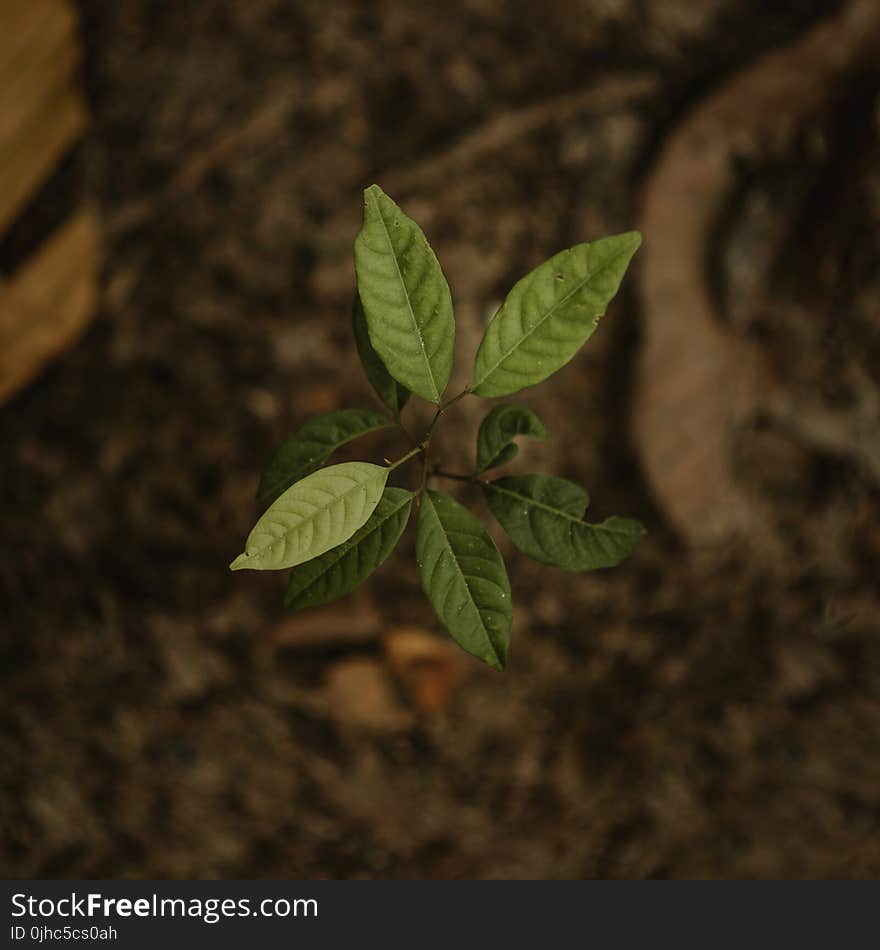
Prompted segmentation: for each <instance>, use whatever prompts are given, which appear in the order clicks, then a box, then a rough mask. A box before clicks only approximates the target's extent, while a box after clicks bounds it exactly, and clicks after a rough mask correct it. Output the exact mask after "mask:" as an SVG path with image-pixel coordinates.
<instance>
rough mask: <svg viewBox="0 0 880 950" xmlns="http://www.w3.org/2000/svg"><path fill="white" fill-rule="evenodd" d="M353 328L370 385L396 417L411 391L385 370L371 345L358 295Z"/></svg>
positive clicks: (353, 315)
mask: <svg viewBox="0 0 880 950" xmlns="http://www.w3.org/2000/svg"><path fill="white" fill-rule="evenodd" d="M352 328H353V330H354V342H355V346H357V351H358V354H359V355H360V358H361V364H362V365H363V367H364V372H365V373H366V374H367V379H368V380H369V381H370V385H371V386H372V387H373V389H375V390H376V393H377V394H378V396H379V398H380V399H381V400H382V402H384V403H385V405H386V406H388V408H389V409H390V410H391V411H392V412H393V413H394V414H395V415H399V414H400V411H401V409H403V407H404V406H405V405H406V401H407V399H409V390H408V389H407V388H406V387H405V386H401V385H400V383H398V382H397V380H395V379H394V378H393V377H392V375H391V374H390V373H389V372H388V370H387V369H385V364H384V363H383V362H382V360H380V359H379V354H378V353H377V352H376V351H375V350H374V349H373V344H372V343H370V333H369V330H368V329H367V318H366V317H365V316H364V307H363V304H362V303H361V298H360V297H359V296H358V294H355V295H354V308H353V311H352Z"/></svg>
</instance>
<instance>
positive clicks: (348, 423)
mask: <svg viewBox="0 0 880 950" xmlns="http://www.w3.org/2000/svg"><path fill="white" fill-rule="evenodd" d="M390 425H391V423H390V422H389V421H388V418H387V417H386V416H383V415H382V414H381V413H379V412H373V410H371V409H336V410H334V411H333V412H327V413H324V415H321V416H315V418H314V419H309V421H308V422H306V423H304V424H303V425H302V426H300V428H299V429H297V430H296V432H295V433H294V434H293V435H292V436H291V437H290V438H289V439H287V440H286V441H285V442H283V443H282V444H281V447H280V448H279V449H278V451H277V452H276V453H275V454H274V455H273V456H272V460H271V461H270V462H269V465H268V466H267V468H266V471H265V472H263V476H262V478H261V479H260V486H259V488H258V489H257V501H258V502H260V504H263V505H268V504H269V503H270V502H273V501H274V500H275V499H276V498H277V497H278V496H279V495H280V494H281V493H282V492H283V491H286V489H288V488H289V487H290V486H291V485H292V484H293V483H294V482H295V481H297V480H299V479H300V478H302V477H303V476H304V475H308V474H309V473H310V472H314V471H315V469H317V468H320V467H321V466H322V465H323V464H324V462H326V461H327V459H328V458H329V457H330V456H331V455H332V454H333V452H335V451H336V449H338V448H339V447H340V446H341V445H345V443H346V442H351V440H352V439H356V438H357V437H358V436H361V435H365V434H366V433H367V432H374V431H375V430H376V429H385V428H387V427H388V426H390Z"/></svg>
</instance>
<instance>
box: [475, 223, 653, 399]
mask: <svg viewBox="0 0 880 950" xmlns="http://www.w3.org/2000/svg"><path fill="white" fill-rule="evenodd" d="M641 241H642V238H641V235H640V234H639V233H638V232H637V231H628V232H627V233H625V234H618V235H616V236H614V237H607V238H602V239H601V240H599V241H593V242H592V243H591V244H577V245H575V247H572V248H569V249H568V250H566V251H561V252H560V253H559V254H556V255H555V256H554V257H551V258H550V260H548V261H545V262H544V263H543V264H541V265H540V266H539V267H537V268H535V270H533V271H532V272H531V273H529V274H527V275H526V276H525V277H523V278H522V280H520V281H518V282H517V283H516V284H515V285H514V287H513V289H512V290H511V291H510V293H509V294H508V295H507V298H506V299H505V301H504V303H503V304H502V305H501V308H500V309H499V310H498V312H497V313H496V314H495V316H494V317H493V318H492V321H491V322H490V324H489V326H488V327H487V328H486V333H485V335H484V337H483V341H482V342H481V343H480V348H479V349H478V350H477V356H476V360H475V362H474V381H473V385H472V386H471V389H472V391H473V392H475V393H477V395H480V396H507V395H510V394H511V393H515V392H519V390H521V389H525V388H526V387H527V386H534V385H535V384H536V383H540V382H541V381H542V380H544V379H546V378H547V377H548V376H550V375H551V374H552V373H555V372H556V370H558V369H559V368H560V367H561V366H564V365H565V364H566V363H567V362H568V361H569V360H570V359H571V358H572V357H573V356H574V355H575V353H577V351H578V350H579V349H580V348H581V346H583V344H584V343H586V341H587V340H588V339H589V338H590V336H591V335H592V333H593V331H594V330H595V329H596V326H597V325H598V323H599V318H600V317H601V316H602V315H603V314H604V313H605V308H606V307H607V306H608V304H609V302H610V301H611V299H612V298H613V297H614V295H615V294H616V293H617V288H618V287H619V286H620V282H621V280H622V279H623V275H624V272H625V271H626V268H627V265H628V264H629V262H630V260H631V258H632V256H633V254H635V252H636V250H637V249H638V247H639V245H640V244H641Z"/></svg>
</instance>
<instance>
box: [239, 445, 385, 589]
mask: <svg viewBox="0 0 880 950" xmlns="http://www.w3.org/2000/svg"><path fill="white" fill-rule="evenodd" d="M389 471H390V470H389V469H387V468H384V467H382V466H379V465H370V463H369V462H343V463H342V464H341V465H331V466H330V467H329V468H322V469H320V470H319V471H317V472H313V473H312V474H311V475H307V476H306V477H305V478H303V479H302V480H301V481H298V482H297V483H296V484H295V485H291V487H290V488H288V489H287V491H286V492H284V494H283V495H281V497H280V498H278V499H277V500H276V501H274V502H273V503H272V505H270V506H269V508H268V509H267V510H266V512H265V513H264V514H263V516H262V517H261V518H260V520H259V521H258V522H257V523H256V525H254V529H253V531H251V533H250V534H249V535H248V539H247V542H246V543H245V546H244V554H240V555H239V556H238V557H237V558H236V559H235V560H234V561H233V562H232V564H230V565H229V567H230V568H231V569H232V570H233V571H240V570H242V569H244V568H250V569H251V570H254V571H278V570H282V569H284V568H286V567H294V566H295V565H296V564H302V563H303V562H304V561H310V560H311V559H312V558H313V557H318V556H319V555H321V554H323V553H324V552H325V551H329V550H330V548H335V547H336V545H337V544H342V542H343V541H347V540H348V539H349V538H350V537H351V536H352V535H353V534H354V533H355V531H357V529H358V528H359V527H360V526H361V525H362V524H363V523H364V522H365V521H366V520H367V518H369V517H370V515H371V514H372V513H373V510H374V509H375V507H376V505H377V504H378V503H379V499H380V498H381V497H382V491H383V489H384V488H385V482H386V481H387V480H388V473H389Z"/></svg>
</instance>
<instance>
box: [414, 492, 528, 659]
mask: <svg viewBox="0 0 880 950" xmlns="http://www.w3.org/2000/svg"><path fill="white" fill-rule="evenodd" d="M416 559H417V561H418V564H419V573H420V575H421V578H422V587H423V588H424V589H425V593H426V594H427V595H428V600H430V602H431V606H432V607H433V608H434V610H435V611H436V613H437V616H438V617H439V618H440V620H441V621H442V622H443V625H444V626H445V627H446V629H447V630H448V631H449V633H450V634H451V635H452V637H453V639H454V640H455V641H456V642H457V643H458V644H459V645H460V646H461V647H463V648H464V649H465V650H467V652H468V653H472V654H473V655H474V656H476V657H479V659H481V660H483V661H484V662H485V663H488V664H489V665H490V666H492V667H494V668H495V669H497V670H501V669H503V668H504V664H505V662H506V659H507V647H508V643H509V641H510V624H511V618H512V605H511V600H510V583H509V581H508V579H507V571H506V570H505V568H504V561H503V560H502V559H501V554H500V553H499V551H498V548H497V547H496V546H495V542H494V541H493V540H492V538H491V537H490V536H489V533H488V532H487V531H486V529H485V528H484V527H483V525H482V524H481V523H480V522H479V521H478V520H477V519H476V518H475V517H474V516H473V515H472V514H471V513H470V512H469V511H468V510H467V508H464V507H463V506H462V505H460V504H459V503H458V502H457V501H455V500H454V499H452V498H450V497H449V496H448V495H444V494H442V493H440V492H434V491H428V492H425V493H424V494H423V495H422V500H421V504H420V507H419V518H418V531H417V534H416Z"/></svg>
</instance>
